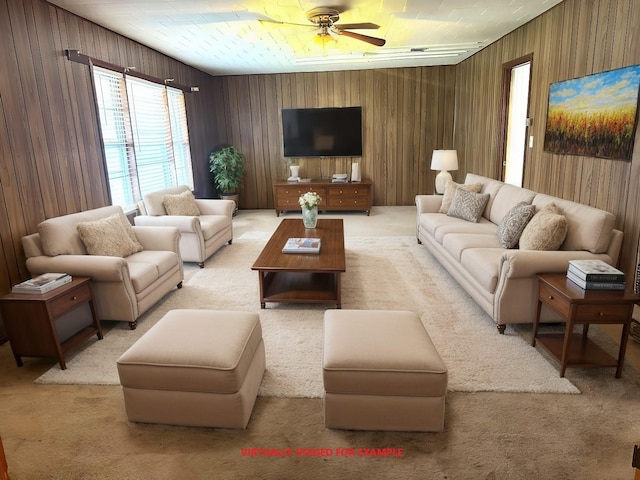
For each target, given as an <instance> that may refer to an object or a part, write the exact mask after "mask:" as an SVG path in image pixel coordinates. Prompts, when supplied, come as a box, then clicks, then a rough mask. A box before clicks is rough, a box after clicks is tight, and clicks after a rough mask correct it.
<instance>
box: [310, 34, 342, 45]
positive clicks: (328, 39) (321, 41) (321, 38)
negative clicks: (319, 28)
mask: <svg viewBox="0 0 640 480" xmlns="http://www.w3.org/2000/svg"><path fill="white" fill-rule="evenodd" d="M313 42H314V43H315V44H317V45H320V46H321V47H323V48H324V47H333V46H335V45H336V43H337V41H336V39H335V38H333V37H332V36H331V35H329V33H325V32H318V33H317V34H316V35H314V36H313Z"/></svg>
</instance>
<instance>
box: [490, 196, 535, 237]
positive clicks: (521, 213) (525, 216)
mask: <svg viewBox="0 0 640 480" xmlns="http://www.w3.org/2000/svg"><path fill="white" fill-rule="evenodd" d="M535 213H536V207H535V206H533V205H529V204H527V203H526V202H520V203H517V204H516V205H515V206H514V207H513V208H512V209H511V210H509V211H508V212H507V214H506V215H505V216H504V218H503V219H502V220H501V221H500V224H499V225H498V240H500V244H501V245H502V246H503V247H504V248H514V247H515V246H516V245H517V244H518V241H519V240H520V235H522V231H523V230H524V227H526V226H527V224H528V223H529V220H531V218H533V215H534V214H535Z"/></svg>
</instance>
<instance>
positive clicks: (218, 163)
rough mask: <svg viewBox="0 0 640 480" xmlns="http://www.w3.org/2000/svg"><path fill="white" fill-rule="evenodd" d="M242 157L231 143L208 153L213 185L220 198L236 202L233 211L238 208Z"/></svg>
mask: <svg viewBox="0 0 640 480" xmlns="http://www.w3.org/2000/svg"><path fill="white" fill-rule="evenodd" d="M244 158H245V157H244V154H243V153H242V152H241V151H240V150H238V149H237V148H236V147H234V146H233V145H228V146H225V147H222V148H219V149H216V150H214V151H213V152H211V155H209V171H211V172H212V173H213V181H214V183H215V186H216V188H217V189H218V191H219V192H220V196H221V197H222V198H224V199H228V200H233V201H235V202H236V208H235V211H237V210H238V187H239V186H240V184H241V183H242V178H243V175H244ZM235 211H234V214H235Z"/></svg>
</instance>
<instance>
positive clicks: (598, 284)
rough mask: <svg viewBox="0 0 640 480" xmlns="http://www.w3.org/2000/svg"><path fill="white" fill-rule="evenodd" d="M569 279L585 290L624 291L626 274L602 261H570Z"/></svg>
mask: <svg viewBox="0 0 640 480" xmlns="http://www.w3.org/2000/svg"><path fill="white" fill-rule="evenodd" d="M567 278H568V279H569V280H571V281H572V282H573V283H575V284H577V285H578V286H579V287H580V288H583V289H585V290H624V288H625V280H624V273H622V272H621V271H620V270H618V269H617V268H614V267H612V266H611V265H609V264H608V263H605V262H603V261H602V260H569V269H568V270H567Z"/></svg>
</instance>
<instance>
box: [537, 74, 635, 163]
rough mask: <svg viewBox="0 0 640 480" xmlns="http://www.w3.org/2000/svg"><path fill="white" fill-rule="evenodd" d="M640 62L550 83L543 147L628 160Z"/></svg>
mask: <svg viewBox="0 0 640 480" xmlns="http://www.w3.org/2000/svg"><path fill="white" fill-rule="evenodd" d="M639 87H640V65H634V66H631V67H625V68H619V69H616V70H610V71H607V72H602V73H595V74H592V75H587V76H585V77H580V78H574V79H571V80H564V81H561V82H556V83H552V84H551V85H550V86H549V106H548V110H547V123H546V127H545V135H544V151H545V152H550V153H562V154H569V155H584V156H591V157H601V158H613V159H623V160H630V159H631V154H632V152H633V142H634V137H635V133H636V125H637V121H638V88H639Z"/></svg>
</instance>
